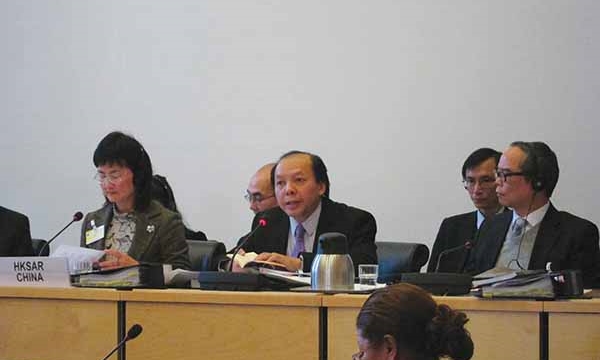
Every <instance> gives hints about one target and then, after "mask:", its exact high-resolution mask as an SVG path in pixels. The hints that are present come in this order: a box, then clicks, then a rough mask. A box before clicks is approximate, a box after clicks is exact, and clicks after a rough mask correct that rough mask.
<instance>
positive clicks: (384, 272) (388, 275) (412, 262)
mask: <svg viewBox="0 0 600 360" xmlns="http://www.w3.org/2000/svg"><path fill="white" fill-rule="evenodd" d="M375 245H377V260H378V264H379V274H378V278H377V281H378V282H380V283H389V282H393V281H395V280H397V279H399V278H400V277H401V274H402V273H415V272H419V271H421V268H422V267H423V265H425V263H427V260H428V259H429V248H428V247H427V245H425V244H419V243H410V242H391V241H390V242H388V241H378V242H376V243H375Z"/></svg>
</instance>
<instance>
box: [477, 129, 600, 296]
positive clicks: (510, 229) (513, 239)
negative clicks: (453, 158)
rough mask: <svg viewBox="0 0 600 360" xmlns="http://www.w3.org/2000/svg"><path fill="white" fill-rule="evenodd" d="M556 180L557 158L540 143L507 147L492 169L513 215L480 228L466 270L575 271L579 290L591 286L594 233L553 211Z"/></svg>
mask: <svg viewBox="0 0 600 360" xmlns="http://www.w3.org/2000/svg"><path fill="white" fill-rule="evenodd" d="M558 174H559V170H558V160H557V158H556V154H554V152H553V151H552V150H551V149H550V147H548V145H546V144H545V143H543V142H522V141H517V142H513V143H512V144H510V146H509V147H508V149H506V150H505V151H504V153H503V154H502V157H501V158H500V161H499V163H498V168H497V169H496V193H497V194H498V200H499V201H500V203H501V204H502V205H504V206H506V207H509V208H511V209H512V211H508V212H504V213H502V214H500V215H497V216H496V217H494V218H493V219H490V221H486V222H485V223H484V224H483V226H482V227H481V229H480V230H479V233H478V238H477V245H476V247H475V249H474V251H473V252H472V258H471V259H470V263H469V266H468V267H467V269H468V270H470V271H471V272H473V273H480V272H483V271H486V270H489V269H492V268H509V269H512V270H522V269H530V270H534V269H548V270H553V271H556V270H566V269H570V270H580V271H581V272H582V275H583V285H584V287H587V288H589V287H592V286H593V285H594V281H595V277H596V271H597V268H596V267H597V264H596V260H597V259H598V253H599V250H598V228H597V227H596V225H594V224H593V223H591V222H590V221H588V220H585V219H582V218H580V217H577V216H575V215H572V214H570V213H568V212H566V211H559V210H557V209H556V208H555V207H554V206H553V205H552V203H551V202H550V197H551V196H552V192H553V191H554V188H555V187H556V183H557V182H558Z"/></svg>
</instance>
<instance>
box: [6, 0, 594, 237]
mask: <svg viewBox="0 0 600 360" xmlns="http://www.w3.org/2000/svg"><path fill="white" fill-rule="evenodd" d="M599 16H600V3H598V2H597V1H593V0H590V1H579V0H578V1H567V0H565V1H548V0H539V1H530V0H526V1H480V0H473V1H451V2H449V1H426V0H425V1H424V0H410V1H397V0H393V1H392V0H390V1H383V0H381V1H359V0H344V1H310V0H309V1H246V0H240V1H226V0H211V1H158V0H154V1H141V0H140V1H134V0H118V1H117V0H114V1H99V0H98V1H80V0H63V1H41V0H40V1H33V0H29V1H23V0H4V1H2V2H0V49H1V54H0V79H2V81H0V119H1V120H0V121H1V122H2V130H1V132H0V152H1V154H0V169H1V171H2V176H1V177H0V188H1V189H2V192H1V193H0V204H2V205H4V206H7V207H10V208H14V209H16V210H19V211H21V212H24V213H26V214H28V215H29V218H30V221H31V225H32V234H33V236H34V237H42V238H48V237H49V236H51V235H52V234H53V233H54V232H55V231H57V230H58V229H60V228H61V227H62V226H63V225H64V224H65V223H66V222H67V221H68V220H69V219H70V217H71V215H72V213H73V212H75V211H76V210H82V211H84V212H88V211H91V210H93V209H95V208H98V207H99V206H100V205H101V203H102V201H103V199H102V196H101V194H100V190H99V187H98V185H97V184H96V182H95V181H94V180H93V179H92V177H93V175H94V171H95V169H94V167H93V164H92V160H91V158H92V153H93V150H94V149H95V146H96V144H97V143H98V141H99V140H100V139H101V138H102V137H103V136H104V135H105V134H106V133H108V132H109V131H111V130H113V129H120V130H124V131H126V132H129V133H132V134H133V135H135V136H136V137H137V138H138V139H139V140H140V141H141V142H142V143H143V144H144V145H145V147H146V148H147V150H148V152H149V154H150V156H151V157H152V160H153V163H154V166H155V171H156V172H158V173H161V174H165V175H167V177H168V179H169V181H170V182H171V184H172V186H173V187H174V190H175V195H176V198H177V201H178V203H179V206H180V208H181V209H182V211H183V213H184V217H185V219H186V221H187V222H188V223H189V224H190V225H191V226H192V227H195V228H198V229H202V230H204V231H205V232H206V233H207V234H208V236H209V237H210V238H214V239H219V240H222V241H224V242H226V243H227V244H228V245H232V244H233V242H234V240H236V239H237V238H238V237H239V236H240V235H241V234H243V233H245V232H246V231H247V230H248V228H249V226H250V220H251V213H250V212H249V210H248V209H247V204H246V203H245V202H244V200H243V198H242V195H243V193H244V190H245V188H246V185H247V181H248V178H249V177H250V175H251V174H252V172H253V171H254V170H255V169H256V168H257V167H259V166H260V165H262V164H263V163H265V162H267V161H270V160H274V159H275V158H276V157H277V156H278V155H280V154H281V153H283V152H285V151H287V150H290V149H302V150H308V151H312V152H315V153H318V154H320V155H321V156H322V157H323V159H324V160H325V162H326V164H327V165H328V167H329V171H330V177H331V179H332V198H333V199H335V200H338V201H343V202H346V203H349V204H352V205H355V206H358V207H362V208H365V209H367V210H369V211H371V212H372V213H373V214H374V215H375V217H376V219H377V221H378V225H379V232H378V239H379V240H411V241H415V240H416V241H423V242H426V243H428V244H431V243H432V241H433V238H434V237H435V234H436V232H437V228H438V226H439V223H440V222H441V220H442V218H443V217H445V216H448V215H451V214H456V213H459V212H464V211H468V210H470V209H471V204H470V202H469V200H468V197H467V194H466V192H465V191H464V190H463V189H462V187H461V183H460V173H459V172H460V166H461V165H462V161H463V160H464V158H465V157H466V156H467V155H468V154H469V153H470V152H471V151H472V150H474V149H475V148H477V147H481V146H492V147H496V148H498V149H500V150H502V149H503V148H505V147H506V145H507V144H508V143H509V142H511V141H513V140H544V141H546V142H548V143H549V144H550V146H551V147H553V148H554V149H555V151H556V152H557V154H558V157H559V163H560V166H561V179H560V181H559V185H558V188H557V191H556V194H555V198H554V203H555V204H556V205H557V207H559V208H563V209H566V210H570V211H573V212H575V213H577V214H579V215H581V216H584V217H587V218H589V219H591V220H592V221H594V222H596V223H598V222H599V221H600V210H599V209H598V207H597V203H598V192H597V183H598V179H599V169H598V166H597V162H596V161H595V159H594V155H595V150H596V148H597V146H596V140H597V138H598V135H599V128H600V125H599V124H598V121H597V120H596V114H597V113H598V112H599V110H600V101H599V100H600V99H599V95H600V78H599V77H598V76H597V69H596V67H597V64H599V63H600V61H599V60H600V59H599V58H600V44H599V43H598V41H597V34H598V33H600V23H599V22H598V21H596V19H598V17H599ZM77 228H78V226H77ZM78 232H79V229H76V227H74V228H73V229H70V230H69V231H68V232H67V233H66V234H64V235H63V236H62V237H61V238H59V239H57V241H56V243H57V244H58V243H67V244H72V245H75V244H77V243H78V236H79V234H78Z"/></svg>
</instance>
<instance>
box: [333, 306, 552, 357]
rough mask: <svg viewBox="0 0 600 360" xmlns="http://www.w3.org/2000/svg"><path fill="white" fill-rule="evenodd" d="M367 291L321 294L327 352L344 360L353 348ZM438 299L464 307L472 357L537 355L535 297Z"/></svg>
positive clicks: (353, 350) (459, 308)
mask: <svg viewBox="0 0 600 360" xmlns="http://www.w3.org/2000/svg"><path fill="white" fill-rule="evenodd" d="M366 299H367V296H366V295H342V294H340V295H333V296H323V306H324V307H326V308H327V340H328V341H327V355H328V359H330V360H338V359H339V360H347V359H349V358H350V357H351V356H352V354H353V353H354V352H356V351H357V350H356V349H357V347H356V333H355V329H356V325H355V321H356V315H357V314H358V311H359V310H360V307H361V306H362V304H363V303H364V301H365V300H366ZM434 299H435V300H436V301H437V302H438V303H443V304H447V305H449V306H451V307H452V308H454V309H458V310H461V311H464V312H465V313H466V314H467V315H468V317H469V322H468V324H467V329H469V331H470V332H471V337H472V339H473V341H474V343H475V354H474V356H473V359H474V360H477V359H479V360H486V359H489V360H493V359H502V360H504V359H519V360H539V359H540V317H539V316H540V315H539V314H540V313H541V312H542V309H543V303H542V302H537V301H512V300H494V301H491V300H486V299H479V298H473V297H434Z"/></svg>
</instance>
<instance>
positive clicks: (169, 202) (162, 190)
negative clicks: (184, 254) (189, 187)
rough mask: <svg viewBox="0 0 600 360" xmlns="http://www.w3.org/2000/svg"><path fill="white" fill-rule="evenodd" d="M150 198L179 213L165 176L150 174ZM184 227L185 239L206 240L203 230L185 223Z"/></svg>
mask: <svg viewBox="0 0 600 360" xmlns="http://www.w3.org/2000/svg"><path fill="white" fill-rule="evenodd" d="M152 199H154V200H156V201H158V202H159V203H160V204H161V205H162V206H164V207H166V208H167V209H169V210H171V211H172V212H174V213H177V214H179V215H181V213H180V212H179V210H178V209H177V202H175V195H174V194H173V189H172V188H171V185H170V184H169V182H168V181H167V178H166V177H164V176H162V175H158V174H154V176H152ZM184 227H185V238H186V239H187V240H199V241H206V240H208V239H207V238H206V234H204V232H202V231H199V230H198V231H194V230H192V229H190V228H188V227H187V225H186V224H184Z"/></svg>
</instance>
